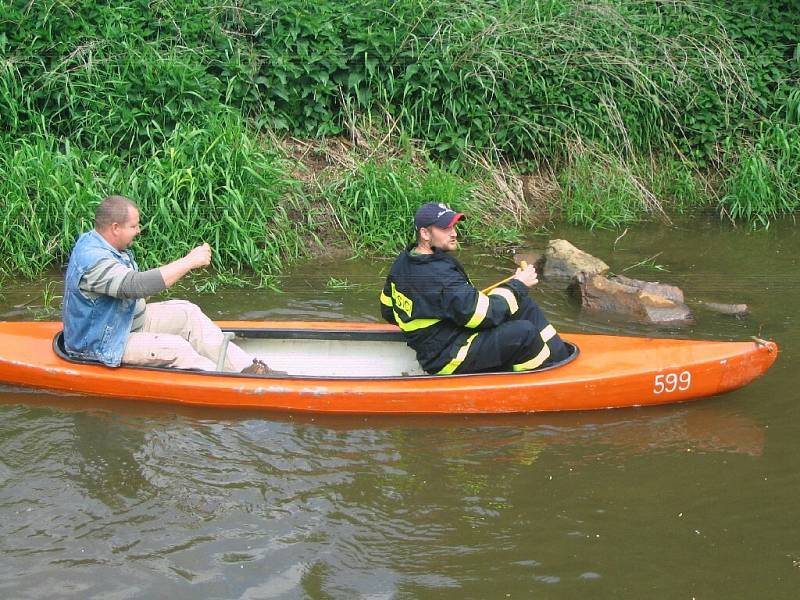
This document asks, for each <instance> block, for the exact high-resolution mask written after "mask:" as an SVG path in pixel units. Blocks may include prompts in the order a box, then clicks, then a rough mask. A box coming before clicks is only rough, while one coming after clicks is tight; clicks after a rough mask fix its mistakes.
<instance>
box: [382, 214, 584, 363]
mask: <svg viewBox="0 0 800 600" xmlns="http://www.w3.org/2000/svg"><path fill="white" fill-rule="evenodd" d="M463 218H464V215H463V214H462V213H457V212H455V211H453V210H452V209H450V208H449V207H447V206H446V205H444V204H433V203H429V204H423V205H422V206H421V207H420V208H419V210H417V213H416V215H415V217H414V227H415V229H416V231H417V240H416V243H414V244H411V245H410V246H409V247H408V248H407V249H406V250H405V251H403V252H402V253H401V254H400V256H398V257H397V260H395V262H394V264H393V265H392V267H391V269H390V270H389V275H388V276H387V278H386V284H385V285H384V288H383V293H382V294H381V314H382V315H383V318H384V319H386V320H387V321H389V322H390V323H395V324H397V325H399V326H400V329H402V331H403V333H404V335H405V338H406V341H407V343H408V345H409V346H411V348H413V349H414V350H415V351H416V353H417V360H419V363H420V365H421V366H422V368H423V369H425V371H427V372H428V373H432V374H440V375H449V374H452V373H480V372H488V371H526V370H531V369H536V368H538V367H541V366H544V365H547V364H550V363H554V362H558V361H560V360H563V359H565V358H567V356H568V355H569V350H568V348H567V346H566V345H565V344H564V342H563V341H562V340H561V338H560V337H559V335H558V334H557V333H556V330H555V329H554V328H553V326H552V325H550V324H549V323H548V322H547V319H546V318H545V317H544V315H543V314H542V311H541V310H540V309H539V307H538V306H537V305H536V304H535V303H534V302H533V300H531V299H530V297H529V296H528V290H529V288H530V287H531V286H533V285H535V284H536V283H537V282H538V279H537V276H536V269H535V268H534V267H533V266H528V267H525V268H521V269H517V272H516V274H515V275H514V277H513V278H512V279H511V280H509V281H508V282H506V283H504V284H502V285H499V286H497V287H495V288H494V289H493V290H492V291H491V292H489V293H488V294H484V293H483V292H480V291H479V290H477V289H476V288H475V287H474V286H473V285H472V283H470V280H469V278H468V277H467V274H466V272H465V271H464V267H462V266H461V264H460V263H459V262H458V261H457V260H456V259H455V258H453V256H452V255H451V254H450V253H451V252H452V251H453V250H455V249H456V248H457V245H458V242H457V233H456V223H457V222H458V221H459V220H460V219H463Z"/></svg>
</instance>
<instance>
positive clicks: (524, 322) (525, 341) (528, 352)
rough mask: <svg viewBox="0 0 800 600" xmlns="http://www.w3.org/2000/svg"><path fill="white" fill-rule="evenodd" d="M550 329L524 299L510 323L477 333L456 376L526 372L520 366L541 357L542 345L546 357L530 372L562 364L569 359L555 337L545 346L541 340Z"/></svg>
mask: <svg viewBox="0 0 800 600" xmlns="http://www.w3.org/2000/svg"><path fill="white" fill-rule="evenodd" d="M549 326H550V323H549V322H548V321H547V319H546V318H545V316H544V313H543V312H542V310H541V309H540V308H539V306H538V305H537V304H536V303H535V302H534V301H533V300H531V299H530V298H525V299H524V300H522V301H521V302H520V303H519V310H517V312H516V313H515V314H514V315H513V316H512V318H511V319H510V320H508V321H506V322H505V323H501V324H500V325H498V326H497V327H494V328H492V329H486V330H484V331H480V332H479V333H478V335H477V336H475V337H474V338H473V339H472V343H471V344H470V347H469V351H468V352H467V356H466V358H465V359H464V362H462V363H461V365H459V366H458V368H456V370H455V373H480V372H486V371H512V370H525V369H524V368H522V367H521V365H525V363H527V362H529V361H532V360H533V359H534V358H535V357H537V356H540V355H541V353H542V350H543V348H544V346H545V343H546V344H547V346H548V348H549V355H548V356H547V358H546V359H545V360H544V362H543V363H541V364H539V365H536V366H535V367H531V368H538V367H543V366H547V365H548V364H552V363H555V362H559V361H561V360H564V359H565V358H567V356H569V349H568V347H567V346H566V345H565V344H564V342H563V341H562V339H561V337H559V335H558V334H557V333H556V334H555V335H553V337H551V338H550V339H549V340H548V341H547V342H545V341H544V340H543V339H542V332H543V331H545V332H546V331H547V330H548V328H549ZM545 354H547V353H546V352H545Z"/></svg>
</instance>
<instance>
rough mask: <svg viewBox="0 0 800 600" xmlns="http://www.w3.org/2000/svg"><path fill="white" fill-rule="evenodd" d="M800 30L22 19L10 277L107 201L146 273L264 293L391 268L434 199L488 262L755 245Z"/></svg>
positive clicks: (244, 8) (153, 15)
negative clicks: (499, 257) (517, 243)
mask: <svg viewBox="0 0 800 600" xmlns="http://www.w3.org/2000/svg"><path fill="white" fill-rule="evenodd" d="M799 30H800V11H798V10H797V8H796V7H795V6H794V2H793V1H789V0H783V1H767V0H733V1H731V2H721V1H712V2H697V1H694V0H669V1H667V0H643V1H641V2H623V1H617V0H600V1H593V2H588V1H584V2H580V1H573V0H569V1H568V0H549V1H537V2H498V1H496V0H492V1H489V0H477V1H475V2H468V3H467V2H461V1H458V0H431V1H430V2H426V3H420V2H417V1H411V0H396V1H394V2H386V1H378V0H366V1H360V2H358V3H355V2H350V1H349V0H345V1H336V2H333V1H329V2H313V3H312V2H294V3H282V2H280V3H279V2H274V1H266V0H253V1H252V2H247V3H240V2H230V3H224V4H222V3H217V2H214V1H213V0H160V1H158V2H151V1H149V0H133V1H129V2H125V3H123V4H120V5H113V6H110V5H106V4H100V3H97V4H90V3H80V4H78V3H73V2H63V1H60V0H43V1H42V2H35V3H30V2H18V1H12V2H11V3H9V5H8V6H7V7H6V8H5V9H4V13H3V15H1V16H0V53H1V56H2V57H1V58H0V115H2V122H0V194H2V195H1V196H0V198H2V202H3V203H4V204H5V205H6V207H7V208H8V210H5V211H3V212H2V216H0V233H1V234H2V236H0V270H1V271H5V272H13V273H19V274H24V275H28V276H34V275H35V274H37V273H39V272H41V270H42V269H43V268H45V267H47V266H48V265H52V264H59V263H63V261H64V260H65V258H66V256H67V253H68V251H69V248H70V246H71V243H72V241H73V240H74V238H75V237H76V235H77V234H78V233H79V232H80V231H81V230H83V229H85V228H86V227H88V226H89V221H90V215H91V212H92V210H93V204H94V203H95V202H96V201H97V200H98V199H99V198H101V197H102V196H104V195H106V194H109V193H124V194H128V195H131V196H132V197H134V198H136V199H137V201H138V202H139V203H140V204H141V205H142V208H143V211H144V214H145V216H146V219H147V220H146V222H145V224H146V226H147V227H146V233H145V237H143V242H144V243H143V244H142V253H143V254H142V257H143V263H144V264H145V265H152V264H156V263H159V262H163V261H164V260H168V259H170V258H174V257H175V256H177V255H179V254H180V253H181V252H182V251H183V250H185V249H187V248H189V247H191V245H192V244H194V243H196V242H198V241H199V240H201V239H202V240H208V241H210V242H211V243H213V244H214V245H215V247H216V248H217V251H218V253H219V262H218V263H217V264H218V267H219V268H220V271H221V273H222V274H223V277H229V278H234V277H238V276H239V275H238V274H241V273H247V272H250V271H252V272H254V273H255V274H256V275H257V278H258V279H259V280H261V281H265V280H266V279H267V278H268V277H269V275H270V274H271V273H274V272H277V271H279V270H280V269H281V268H282V265H283V263H284V262H285V261H286V260H291V259H292V258H294V257H296V256H298V255H299V254H300V253H302V252H304V251H305V249H306V248H307V247H309V245H311V246H313V245H314V244H315V243H316V242H315V240H319V241H321V242H322V243H324V244H344V245H347V246H348V247H350V248H351V249H353V250H354V251H357V252H377V253H381V254H385V253H391V252H394V251H395V250H396V249H397V248H398V247H399V246H400V245H402V243H403V242H404V241H405V240H406V239H408V237H409V232H408V228H407V225H406V224H407V223H408V222H409V221H410V216H411V213H412V212H413V208H414V206H416V205H417V204H418V203H419V202H421V201H425V200H444V201H447V202H451V203H452V204H455V205H456V206H460V207H462V208H468V209H469V210H470V211H471V212H473V214H477V215H480V216H481V218H480V220H479V221H478V220H476V221H475V222H476V223H477V222H480V223H481V224H482V226H481V227H475V226H470V227H472V228H473V230H472V231H471V232H470V233H471V234H472V235H473V237H475V238H478V239H482V240H484V241H486V242H487V243H496V242H498V241H513V239H514V238H515V236H517V235H518V233H519V231H520V230H521V229H524V228H528V227H530V226H531V225H532V224H540V223H542V222H546V221H547V220H548V219H561V218H564V219H568V220H570V221H572V222H575V223H580V224H584V225H587V226H590V227H615V226H618V225H621V224H624V223H628V222H631V221H634V220H637V219H640V218H650V217H654V218H662V219H665V218H668V215H669V214H670V213H671V212H673V211H676V210H696V209H697V208H700V207H703V208H705V207H712V208H714V209H716V210H719V211H720V213H721V214H723V215H727V216H728V217H730V218H732V219H734V220H737V221H741V222H748V223H754V224H756V225H758V226H765V225H767V224H768V223H769V220H770V219H772V218H775V217H776V216H779V215H782V214H786V213H792V212H794V211H796V210H797V208H798V206H800V197H799V196H798V190H800V173H799V172H798V168H797V165H798V164H800V162H799V161H798V159H799V158H800V132H799V131H798V126H800V88H799V87H798V72H799V71H800V69H799V67H798V50H797V48H798V47H797V39H798V36H797V33H798V31H799ZM337 136H342V138H343V139H344V140H346V141H347V142H343V141H342V139H340V138H339V137H337ZM298 140H302V141H298ZM303 149H304V150H303ZM301 150H302V151H301ZM303 152H304V154H303Z"/></svg>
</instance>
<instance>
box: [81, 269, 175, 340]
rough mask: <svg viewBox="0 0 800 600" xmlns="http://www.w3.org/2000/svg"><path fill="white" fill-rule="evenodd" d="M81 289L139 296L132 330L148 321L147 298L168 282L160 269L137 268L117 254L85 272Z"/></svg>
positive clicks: (90, 294)
mask: <svg viewBox="0 0 800 600" xmlns="http://www.w3.org/2000/svg"><path fill="white" fill-rule="evenodd" d="M80 289H81V291H82V292H83V293H84V294H86V295H87V296H88V297H90V298H92V297H96V296H99V295H104V296H112V297H114V298H121V299H127V298H136V299H137V302H136V310H135V311H134V314H133V325H132V326H131V331H138V330H139V329H141V328H142V326H143V325H144V311H145V307H146V304H145V300H144V299H145V298H146V297H147V296H152V295H154V294H158V293H159V292H162V291H164V290H165V289H167V285H166V283H164V278H163V277H162V276H161V271H159V270H158V269H150V270H149V271H144V272H139V271H134V270H133V269H129V268H128V267H126V266H125V265H123V264H120V263H119V262H117V261H116V260H114V259H113V258H105V259H103V260H100V261H98V262H97V264H95V265H94V266H93V267H92V268H91V269H89V270H88V271H86V272H85V273H84V274H83V277H82V278H81V282H80Z"/></svg>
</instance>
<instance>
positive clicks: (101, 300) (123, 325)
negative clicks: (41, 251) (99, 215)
mask: <svg viewBox="0 0 800 600" xmlns="http://www.w3.org/2000/svg"><path fill="white" fill-rule="evenodd" d="M104 258H113V259H115V260H116V261H118V262H119V263H121V264H123V265H125V266H126V267H129V268H131V269H133V270H134V271H138V270H139V267H138V266H137V265H136V261H135V260H133V254H131V252H130V251H129V250H126V251H125V252H120V251H119V250H116V249H115V248H113V247H112V246H111V245H110V244H109V243H108V242H106V241H105V240H104V239H103V238H102V237H101V236H100V234H99V233H97V231H95V230H94V229H93V230H91V231H87V232H86V233H84V234H83V235H81V237H80V238H78V241H77V242H76V244H75V247H74V248H73V249H72V254H71V255H70V257H69V264H68V265H67V274H66V277H65V278H64V308H63V318H64V346H65V348H66V350H67V352H68V353H69V354H70V355H72V356H74V357H76V358H86V359H92V360H98V361H100V362H102V363H104V364H106V365H108V366H109V367H117V366H119V364H120V362H121V361H122V354H123V353H124V352H125V345H126V344H127V343H128V335H129V334H130V332H131V325H132V324H133V313H134V310H135V308H136V299H135V298H131V299H124V300H123V299H119V298H113V297H111V296H105V295H102V294H100V295H98V296H96V297H95V298H90V297H88V296H86V295H85V294H84V293H83V292H82V291H81V289H80V282H81V278H82V277H83V274H84V273H86V271H88V270H89V269H91V268H92V267H93V266H94V265H96V264H97V263H98V262H99V261H100V260H101V259H104Z"/></svg>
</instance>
